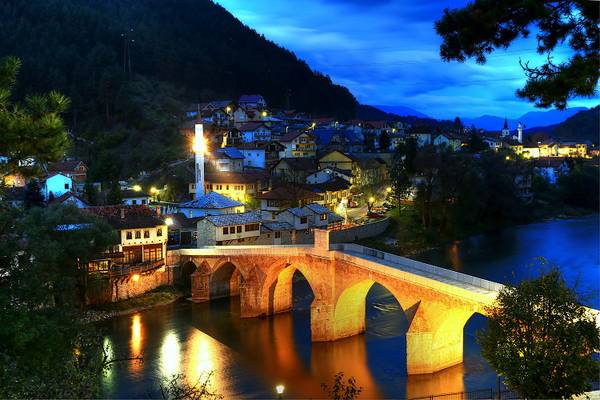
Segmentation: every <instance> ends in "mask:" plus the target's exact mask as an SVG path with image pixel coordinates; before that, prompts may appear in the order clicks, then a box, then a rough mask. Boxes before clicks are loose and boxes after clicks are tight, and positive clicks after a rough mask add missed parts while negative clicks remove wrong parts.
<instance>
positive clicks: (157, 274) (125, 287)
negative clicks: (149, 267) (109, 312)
mask: <svg viewBox="0 0 600 400" xmlns="http://www.w3.org/2000/svg"><path fill="white" fill-rule="evenodd" d="M169 272H170V269H169V268H166V267H162V268H160V269H157V270H155V271H153V272H151V273H149V274H144V275H140V276H139V279H138V280H137V281H134V280H133V278H132V277H128V278H123V279H118V280H115V281H114V282H113V284H112V301H113V302H114V301H120V300H127V299H130V298H132V297H137V296H140V295H142V294H144V293H146V292H149V291H151V290H153V289H156V288H157V287H159V286H165V285H170V284H172V283H173V279H172V276H171V274H170V273H169Z"/></svg>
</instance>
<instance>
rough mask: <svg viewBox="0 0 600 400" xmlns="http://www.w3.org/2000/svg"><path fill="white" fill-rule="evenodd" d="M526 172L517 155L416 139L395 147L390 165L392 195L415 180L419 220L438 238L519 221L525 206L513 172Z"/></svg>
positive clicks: (402, 192)
mask: <svg viewBox="0 0 600 400" xmlns="http://www.w3.org/2000/svg"><path fill="white" fill-rule="evenodd" d="M529 174H531V171H529V170H528V169H527V168H526V167H525V165H524V164H522V163H521V161H515V160H506V159H505V155H504V154H502V153H496V152H489V151H486V152H483V153H481V154H477V155H473V154H469V153H463V152H452V151H451V150H449V149H446V148H436V147H434V146H425V147H421V148H417V147H416V145H411V146H409V147H408V148H407V147H406V146H405V147H403V148H401V149H399V150H398V152H397V154H396V157H395V158H394V162H393V165H392V167H391V171H390V175H391V177H392V187H393V193H394V197H395V198H396V199H400V200H402V199H405V198H406V196H407V195H408V194H409V193H410V191H411V190H413V186H416V196H415V199H414V203H415V209H416V210H417V211H418V214H419V218H420V220H421V225H422V227H423V228H425V229H427V230H431V231H434V232H436V233H437V235H438V237H442V238H443V237H446V236H447V237H456V236H465V235H468V234H471V233H476V232H479V231H481V230H491V229H496V228H499V227H502V226H504V225H506V224H509V223H511V222H520V221H523V220H524V219H525V218H526V207H525V204H524V203H523V201H522V200H521V199H520V198H519V196H518V187H517V183H516V182H515V178H516V177H517V176H519V175H521V176H528V175H529Z"/></svg>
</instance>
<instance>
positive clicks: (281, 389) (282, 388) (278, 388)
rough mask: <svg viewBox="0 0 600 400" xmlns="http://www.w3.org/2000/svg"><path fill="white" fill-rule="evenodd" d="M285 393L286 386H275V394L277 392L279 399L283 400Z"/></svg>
mask: <svg viewBox="0 0 600 400" xmlns="http://www.w3.org/2000/svg"><path fill="white" fill-rule="evenodd" d="M284 391H285V386H283V385H282V384H279V385H277V386H275V392H277V398H278V399H283V392H284Z"/></svg>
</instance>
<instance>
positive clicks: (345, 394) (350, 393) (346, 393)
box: [321, 372, 362, 400]
mask: <svg viewBox="0 0 600 400" xmlns="http://www.w3.org/2000/svg"><path fill="white" fill-rule="evenodd" d="M321 388H322V389H323V391H324V392H325V393H327V397H328V398H330V399H332V400H354V399H356V398H357V397H358V395H359V394H360V393H361V392H362V386H357V385H356V379H354V377H350V378H348V380H347V381H346V382H344V373H343V372H338V373H336V374H335V375H334V377H333V386H331V387H330V386H329V385H327V384H326V383H321Z"/></svg>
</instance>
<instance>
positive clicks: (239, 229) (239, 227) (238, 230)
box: [236, 225, 242, 233]
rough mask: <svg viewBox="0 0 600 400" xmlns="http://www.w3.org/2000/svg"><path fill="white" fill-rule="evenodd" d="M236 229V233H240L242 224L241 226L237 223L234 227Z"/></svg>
mask: <svg viewBox="0 0 600 400" xmlns="http://www.w3.org/2000/svg"><path fill="white" fill-rule="evenodd" d="M236 230H237V233H242V226H241V225H238V226H237V227H236Z"/></svg>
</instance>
